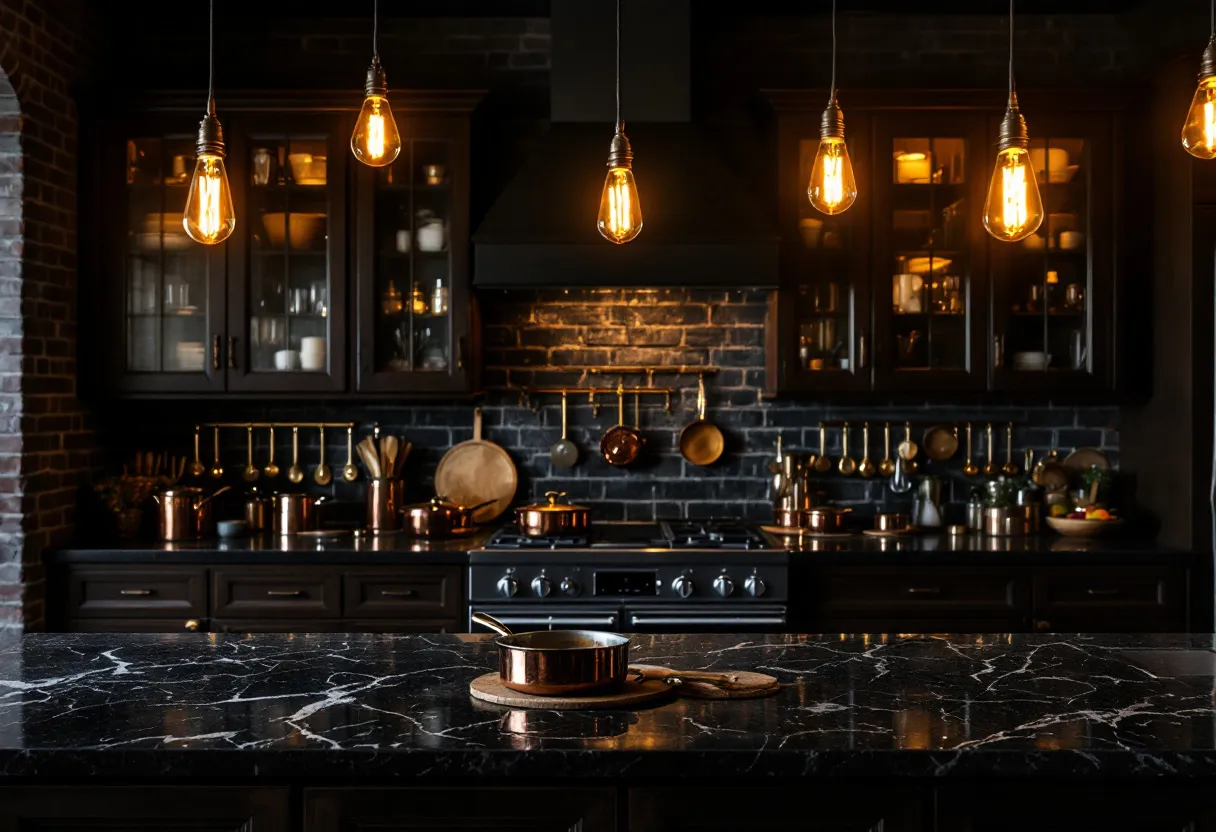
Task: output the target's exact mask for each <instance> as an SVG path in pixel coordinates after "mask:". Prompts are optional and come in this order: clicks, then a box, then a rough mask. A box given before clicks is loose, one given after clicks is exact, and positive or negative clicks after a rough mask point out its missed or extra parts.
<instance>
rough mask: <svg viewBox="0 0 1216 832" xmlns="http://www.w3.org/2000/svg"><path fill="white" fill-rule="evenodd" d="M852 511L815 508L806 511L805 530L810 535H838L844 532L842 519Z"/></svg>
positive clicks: (834, 508) (829, 507) (826, 507)
mask: <svg viewBox="0 0 1216 832" xmlns="http://www.w3.org/2000/svg"><path fill="white" fill-rule="evenodd" d="M850 511H852V509H848V508H836V507H834V506H817V507H815V508H810V509H807V510H806V512H805V513H804V515H805V517H806V524H805V525H806V528H807V529H808V530H809V531H810V532H811V533H812V534H840V533H842V532H844V531H845V526H844V519H845V515H846V514H848V513H849V512H850Z"/></svg>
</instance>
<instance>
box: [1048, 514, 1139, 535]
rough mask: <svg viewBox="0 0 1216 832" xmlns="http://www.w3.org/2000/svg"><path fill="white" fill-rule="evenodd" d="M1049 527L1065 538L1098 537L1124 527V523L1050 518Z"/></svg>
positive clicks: (1119, 521) (1118, 521)
mask: <svg viewBox="0 0 1216 832" xmlns="http://www.w3.org/2000/svg"><path fill="white" fill-rule="evenodd" d="M1047 525H1049V526H1051V528H1052V531H1054V532H1057V533H1058V534H1062V535H1064V536H1065V537H1097V536H1098V535H1101V534H1106V533H1107V532H1110V531H1114V530H1115V529H1117V528H1119V527H1120V526H1122V525H1123V521H1122V520H1119V519H1115V520H1073V519H1070V518H1068V517H1048V518H1047Z"/></svg>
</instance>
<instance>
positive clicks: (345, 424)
mask: <svg viewBox="0 0 1216 832" xmlns="http://www.w3.org/2000/svg"><path fill="white" fill-rule="evenodd" d="M358 426H359V423H358V422H205V423H204V424H202V425H201V427H204V428H275V429H278V428H356V427H358Z"/></svg>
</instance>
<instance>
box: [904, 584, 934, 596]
mask: <svg viewBox="0 0 1216 832" xmlns="http://www.w3.org/2000/svg"><path fill="white" fill-rule="evenodd" d="M908 594H909V595H941V594H942V588H941V587H939V586H910V587H908Z"/></svg>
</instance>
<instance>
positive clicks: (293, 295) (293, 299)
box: [287, 288, 309, 315]
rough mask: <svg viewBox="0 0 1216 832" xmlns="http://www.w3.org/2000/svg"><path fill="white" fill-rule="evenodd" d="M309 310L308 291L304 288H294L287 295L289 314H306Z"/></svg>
mask: <svg viewBox="0 0 1216 832" xmlns="http://www.w3.org/2000/svg"><path fill="white" fill-rule="evenodd" d="M308 310H309V306H308V292H307V291H306V290H305V289H303V288H295V289H292V290H291V292H290V294H288V296H287V314H289V315H304V314H306V313H307V312H308Z"/></svg>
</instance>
